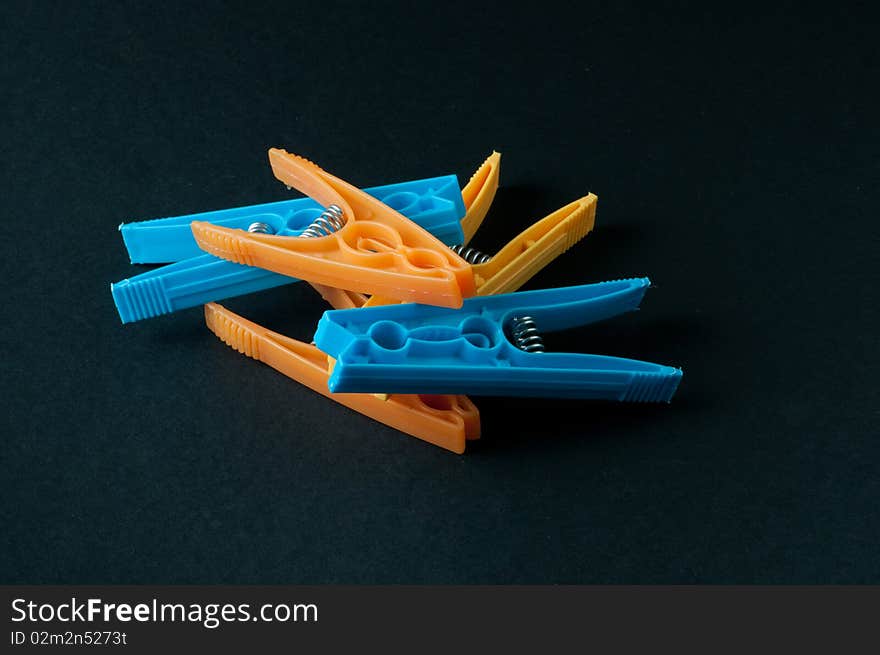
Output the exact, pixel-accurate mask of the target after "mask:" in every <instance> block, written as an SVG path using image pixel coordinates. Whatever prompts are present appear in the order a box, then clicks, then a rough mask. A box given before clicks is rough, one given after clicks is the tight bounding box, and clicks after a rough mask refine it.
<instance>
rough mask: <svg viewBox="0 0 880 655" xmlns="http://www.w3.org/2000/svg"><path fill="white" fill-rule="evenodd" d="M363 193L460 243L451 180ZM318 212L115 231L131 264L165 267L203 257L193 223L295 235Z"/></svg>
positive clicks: (286, 209) (157, 222)
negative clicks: (261, 225) (257, 226)
mask: <svg viewBox="0 0 880 655" xmlns="http://www.w3.org/2000/svg"><path fill="white" fill-rule="evenodd" d="M364 191H365V192H367V193H369V194H370V195H371V196H373V197H375V198H378V199H379V200H381V201H382V202H384V203H385V204H386V205H388V206H389V207H392V208H393V209H396V210H397V211H399V212H400V213H402V214H403V215H404V216H407V217H409V218H410V219H412V220H415V221H416V222H417V223H418V224H419V225H421V226H422V227H423V228H425V229H426V230H428V232H430V233H431V234H433V235H434V236H436V237H437V238H438V239H440V240H441V241H443V242H444V243H447V244H449V245H453V244H457V243H463V242H464V234H463V233H462V230H461V224H460V223H459V221H460V220H461V218H462V217H463V216H464V212H465V208H464V201H463V200H462V197H461V189H460V188H459V186H458V178H456V176H455V175H442V176H440V177H431V178H427V179H424V180H413V181H411V182H399V183H397V184H386V185H384V186H377V187H372V188H370V189H364ZM322 209H323V207H321V206H320V205H318V203H316V202H315V201H314V200H312V199H311V198H293V199H291V200H282V201H280V202H270V203H266V204H262V205H251V206H249V207H234V208H232V209H220V210H217V211H210V212H202V213H199V214H188V215H186V216H172V217H171V218H156V219H153V220H149V221H136V222H134V223H123V224H122V225H120V226H119V231H120V232H121V233H122V240H123V241H124V242H125V248H126V250H128V256H129V258H130V259H131V263H132V264H166V263H168V262H179V261H182V260H184V259H189V258H190V257H198V256H199V255H203V254H205V253H204V251H203V250H201V249H200V248H199V246H198V245H197V244H196V240H195V239H194V238H193V235H192V230H190V227H189V225H190V223H192V222H193V221H205V222H208V223H214V224H215V225H222V226H224V227H231V228H238V229H241V230H246V229H247V228H248V226H249V225H251V224H252V223H265V224H267V225H269V226H271V227H272V229H273V230H274V233H275V234H288V235H297V234H299V233H300V232H301V231H302V230H303V228H304V227H305V226H306V225H308V224H309V223H310V222H311V221H312V220H313V219H314V218H315V217H316V216H317V215H318V214H319V213H320V212H321V210H322ZM300 212H303V213H300ZM416 216H417V217H418V218H417V219H416V218H415V217H416Z"/></svg>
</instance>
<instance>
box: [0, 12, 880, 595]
mask: <svg viewBox="0 0 880 655" xmlns="http://www.w3.org/2000/svg"><path fill="white" fill-rule="evenodd" d="M608 4H609V5H612V4H613V6H603V7H600V6H595V7H594V6H590V5H589V4H585V3H572V4H571V5H570V6H567V7H566V6H558V5H553V4H550V3H531V4H530V5H529V6H528V8H526V9H518V8H515V7H510V6H505V5H503V4H499V5H497V6H491V5H489V4H486V3H462V4H460V5H457V4H454V3H448V2H444V3H438V4H437V5H429V4H425V5H420V4H418V3H408V4H387V3H378V2H377V3H357V4H354V3H352V4H350V5H346V6H342V5H336V4H332V3H326V2H321V3H318V2H314V3H296V2H286V3H276V4H274V5H271V6H270V5H268V4H266V3H260V2H251V3H210V2H206V3H192V4H190V5H186V6H185V5H181V4H177V3H175V4H174V6H173V7H171V6H162V5H160V4H159V3H143V4H132V3H128V2H107V3H102V4H95V3H85V2H78V3H63V2H58V3H45V2H34V3H32V2H4V3H3V6H2V9H0V11H2V15H0V25H2V27H0V30H2V31H0V48H2V51H0V55H2V62H0V71H2V94H3V100H2V115H0V117H2V126H3V127H2V129H3V133H2V148H3V151H4V152H3V154H2V158H0V161H2V163H0V166H2V170H0V173H2V175H0V179H2V202H3V205H2V206H3V221H4V223H3V225H4V231H3V240H2V243H3V246H2V248H3V250H2V253H0V255H2V257H0V261H2V266H3V270H2V275H3V280H4V282H5V293H4V296H5V298H4V300H5V302H4V305H5V307H6V311H5V312H4V313H5V318H4V320H3V321H2V328H0V335H2V347H3V354H4V356H3V367H2V368H3V376H2V380H3V390H2V393H3V413H2V417H3V425H2V453H3V454H2V460H3V468H4V472H3V488H2V504H3V512H4V514H3V517H4V518H3V529H2V533H3V535H2V539H3V540H4V542H5V543H4V545H3V556H2V557H0V580H2V581H3V582H9V583H24V582H27V583H47V582H66V583H88V582H90V583H123V582H124V583H147V582H149V583H196V582H198V583H221V582H223V583H325V582H336V583H363V582H370V583H445V582H456V583H475V582H481V583H509V582H519V583H538V582H541V583H562V582H583V583H619V582H628V583H654V582H664V583H670V582H674V583H678V582H740V583H751V582H762V583H778V582H780V583H781V582H799V583H830V582H878V581H880V558H878V556H877V544H878V538H880V528H878V519H880V515H878V509H877V506H878V498H880V482H878V480H880V477H878V473H880V470H878V469H880V467H878V461H880V460H878V458H880V441H878V434H877V417H878V406H880V405H878V395H877V383H876V371H877V364H878V361H877V351H878V348H877V346H878V343H877V341H878V340H877V327H878V324H877V311H876V294H875V293H874V282H875V280H876V277H877V246H878V238H877V237H878V229H877V201H878V192H877V186H878V182H880V166H878V137H880V133H878V127H877V120H878V108H880V107H878V103H877V102H876V100H877V98H876V90H877V85H878V80H880V76H878V73H880V66H878V56H877V46H876V38H877V29H878V23H877V21H876V19H875V18H874V17H873V16H870V15H868V14H867V12H865V11H862V10H860V9H853V8H846V7H843V6H841V5H840V4H835V5H833V6H828V7H825V8H824V9H823V10H822V11H813V10H809V11H808V10H805V9H804V8H803V7H801V6H799V5H791V6H789V7H787V8H780V9H773V10H770V9H765V10H763V11H762V12H759V13H751V12H747V11H744V10H730V11H724V12H718V11H715V10H710V9H707V8H699V7H681V6H679V7H675V8H670V7H665V8H662V9H661V8H644V7H643V8H639V7H637V6H635V5H633V4H630V3H608ZM270 146H279V147H284V148H287V149H288V150H291V151H293V152H296V153H299V154H302V155H304V156H307V157H309V158H310V159H313V160H314V161H316V162H318V163H319V164H320V165H321V166H323V167H324V168H326V169H327V170H329V171H331V172H333V173H335V174H337V175H339V176H340V177H342V178H344V179H346V180H348V181H351V182H352V183H355V184H357V185H359V186H370V185H375V184H381V183H386V182H392V181H401V180H407V179H416V178H420V177H427V176H432V175H440V174H445V173H450V172H454V173H457V174H458V175H459V179H460V180H461V181H462V182H464V181H465V180H466V179H467V177H468V176H469V175H470V174H471V172H472V171H473V169H474V168H475V167H476V166H477V165H478V164H479V163H480V162H481V161H482V160H483V159H484V158H485V157H486V156H487V155H488V154H489V153H490V152H491V151H492V149H497V150H499V151H501V152H502V153H503V155H504V157H503V162H502V186H501V189H500V190H499V193H498V196H497V199H496V201H495V204H494V206H493V209H492V211H491V213H490V214H489V217H488V218H487V219H486V222H485V224H484V226H483V228H482V229H481V230H480V231H479V232H478V233H477V236H476V238H475V240H474V244H475V245H477V246H479V247H481V249H484V250H487V251H490V252H491V251H493V250H494V249H496V248H497V247H499V246H500V245H502V244H503V243H504V242H505V241H506V240H507V239H508V238H510V237H511V236H513V235H514V234H516V233H517V232H518V231H519V230H520V229H522V228H524V227H525V226H527V225H528V224H530V223H531V222H532V221H534V220H535V219H537V218H540V217H541V216H543V215H545V214H547V213H549V212H550V211H551V210H553V209H555V208H556V207H558V206H560V205H562V204H564V203H566V202H569V201H570V200H572V199H574V198H576V197H578V196H581V195H583V194H584V193H586V192H587V191H592V192H594V193H596V194H598V196H599V198H600V200H599V212H598V216H597V224H596V230H595V232H594V233H593V234H591V235H589V236H588V237H587V238H586V239H585V240H584V242H583V243H581V244H580V245H578V246H577V247H576V248H575V249H573V250H572V251H571V252H570V253H568V254H567V255H565V256H564V257H562V258H561V259H559V260H558V261H556V262H555V263H554V264H553V265H552V266H551V267H549V268H548V269H547V270H546V271H544V272H543V273H541V274H540V275H538V276H537V277H536V278H535V279H534V280H532V282H531V283H530V284H529V285H527V287H526V288H532V289H534V288H543V287H551V286H564V285H570V284H580V283H586V282H594V281H600V280H605V279H612V278H617V277H630V276H638V275H645V274H647V275H650V277H651V278H652V280H653V281H654V283H655V285H656V288H655V289H653V290H651V292H650V293H649V294H648V296H647V297H646V299H645V302H644V304H643V309H642V311H641V312H639V313H636V314H629V315H626V316H623V317H621V318H618V319H615V320H613V321H611V322H609V323H607V324H603V325H599V326H592V327H588V328H584V329H580V330H575V331H571V332H567V333H559V334H553V335H548V338H547V342H548V346H549V348H550V349H552V350H561V351H564V350H574V351H582V352H597V353H604V354H614V355H622V356H631V357H638V358H640V359H647V360H650V361H657V362H659V363H665V364H673V365H680V366H682V367H683V369H684V372H685V374H684V379H683V382H682V385H681V388H680V390H679V393H678V395H677V396H676V397H675V399H674V400H673V402H672V404H671V405H668V406H634V405H622V404H613V403H588V402H574V401H552V400H538V399H534V400H529V399H527V400H521V399H517V400H512V399H505V398H478V399H476V400H477V404H478V406H479V407H480V409H481V414H482V419H483V432H484V437H483V440H482V441H481V442H480V443H478V444H476V445H474V446H473V447H471V448H470V449H469V452H468V454H466V455H464V456H461V457H458V456H455V455H452V454H450V453H447V452H445V451H443V450H440V449H438V448H434V447H432V446H429V445H427V444H424V443H422V442H420V441H417V440H415V439H411V438H408V437H405V436H402V435H400V434H399V433H396V432H394V431H393V430H390V429H387V428H385V427H383V426H381V425H378V424H376V423H373V422H371V421H370V420H368V419H366V418H364V417H361V416H359V415H357V414H356V413H354V412H351V411H349V410H347V409H345V408H341V407H340V406H337V405H335V404H334V403H331V402H329V401H328V400H326V399H324V398H322V397H320V396H318V395H317V394H314V393H313V392H311V391H309V390H306V389H304V388H302V387H299V386H298V385H297V384H295V383H293V382H292V381H290V380H288V379H287V378H284V377H283V376H281V375H280V374H278V373H276V372H274V371H273V370H271V369H269V368H268V367H266V366H263V365H260V364H258V363H256V362H254V361H252V360H249V359H246V358H244V357H242V356H240V355H238V354H236V353H235V352H233V351H232V350H231V349H229V348H227V347H226V346H225V345H223V344H222V343H221V342H220V341H219V340H217V339H216V338H215V337H214V336H213V335H212V334H210V333H209V332H208V331H207V329H206V328H205V327H204V323H203V316H202V312H201V310H200V309H198V308H196V309H192V310H188V311H183V312H179V313H176V314H173V315H170V316H164V317H161V318H157V319H153V320H150V321H147V322H142V323H137V324H133V325H126V326H123V325H121V324H120V323H119V320H118V317H117V314H116V310H115V308H114V306H113V302H112V299H111V296H110V292H109V284H110V282H112V281H117V280H120V279H122V278H125V277H129V276H131V275H134V274H136V273H137V272H140V271H142V270H146V269H145V267H132V266H130V265H129V264H128V260H127V256H126V253H125V250H124V248H123V246H122V241H121V239H120V237H119V234H118V232H117V230H116V228H117V225H118V224H119V223H120V222H122V221H124V220H125V221H130V220H138V219H145V218H153V217H158V216H169V215H177V214H185V213H191V212H196V211H202V210H208V209H216V208H222V207H232V206H238V205H245V204H253V203H257V202H268V201H271V200H279V199H283V198H285V197H289V193H288V192H287V191H286V190H285V189H284V187H283V186H282V185H280V184H279V183H278V182H276V181H275V179H274V178H273V176H272V174H271V172H270V169H269V166H268V164H267V160H266V149H267V148H268V147H270ZM228 305H229V306H230V307H231V308H233V309H235V310H237V311H239V312H241V313H243V314H244V315H245V316H247V317H249V318H251V319H253V320H256V321H257V322H260V323H264V324H266V325H268V326H270V327H273V328H275V329H278V330H280V331H283V332H285V333H287V334H290V335H291V336H294V337H298V338H308V337H309V336H310V335H311V333H312V331H313V329H314V325H315V322H316V321H317V319H318V318H319V316H320V313H321V311H323V309H324V305H323V303H322V301H321V300H320V298H318V297H317V295H316V294H314V293H313V292H312V291H311V290H310V289H309V288H308V287H307V286H306V285H293V286H290V287H287V288H281V289H275V290H272V291H268V292H264V293H261V294H255V295H253V296H250V297H245V298H239V299H236V300H234V301H229V302H228Z"/></svg>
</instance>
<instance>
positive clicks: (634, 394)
mask: <svg viewBox="0 0 880 655" xmlns="http://www.w3.org/2000/svg"><path fill="white" fill-rule="evenodd" d="M649 284H650V281H649V280H648V279H647V278H638V279H628V280H617V281H613V282H603V283H600V284H587V285H582V286H575V287H567V288H562V289H545V290H540V291H525V292H518V293H509V294H504V295H499V296H479V297H475V298H470V299H468V300H466V301H465V302H464V305H463V307H462V308H461V309H460V310H457V311H450V310H448V309H444V308H439V307H427V306H424V305H415V304H403V305H388V306H384V307H371V308H361V309H345V310H335V311H327V312H325V313H324V316H323V317H322V318H321V321H320V322H319V324H318V330H317V332H316V333H315V344H316V345H317V347H318V348H320V349H321V350H322V351H324V352H326V353H327V354H328V355H330V356H331V357H333V358H335V359H336V363H335V366H334V368H333V372H332V374H331V376H330V380H329V382H328V384H329V388H330V391H332V392H385V393H432V394H433V393H450V392H455V393H465V394H484V395H504V396H548V397H557V398H596V399H599V398H601V399H611V400H621V401H639V402H652V401H653V402H660V401H669V400H670V399H671V398H672V395H673V394H674V393H675V390H676V389H677V388H678V383H679V381H680V380H681V375H682V373H681V369H679V368H674V367H671V366H661V365H658V364H652V363H649V362H642V361H637V360H632V359H623V358H618V357H606V356H602V355H588V354H570V353H547V352H543V351H544V345H543V340H542V338H541V332H540V331H539V330H546V331H555V330H560V329H564V328H569V327H575V326H578V325H585V324H589V323H593V322H596V321H599V320H603V319H606V318H610V317H612V316H615V315H617V314H620V313H622V312H625V311H629V310H634V309H636V308H637V307H638V305H639V303H640V302H641V300H642V297H643V296H644V294H645V290H646V289H647V288H648V285H649Z"/></svg>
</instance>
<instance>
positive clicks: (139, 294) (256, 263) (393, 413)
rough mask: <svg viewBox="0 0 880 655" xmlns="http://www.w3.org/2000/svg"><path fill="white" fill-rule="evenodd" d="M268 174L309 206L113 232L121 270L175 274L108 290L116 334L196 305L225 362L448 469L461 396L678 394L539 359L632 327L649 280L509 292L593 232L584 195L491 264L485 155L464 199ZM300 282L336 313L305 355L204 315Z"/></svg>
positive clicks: (281, 171)
mask: <svg viewBox="0 0 880 655" xmlns="http://www.w3.org/2000/svg"><path fill="white" fill-rule="evenodd" d="M269 161H270V163H271V165H272V171H273V172H274V174H275V177H277V178H278V179H279V180H281V181H282V182H284V183H285V184H286V185H287V186H288V187H292V188H295V189H297V190H298V191H301V192H303V193H304V194H305V195H306V196H308V197H307V198H298V199H293V200H285V201H282V202H275V203H269V204H263V205H255V206H251V207H239V208H235V209H226V210H221V211H214V212H206V213H203V214H194V215H188V216H179V217H174V218H163V219H157V220H151V221H140V222H135V223H127V224H123V225H121V226H120V231H121V232H122V236H123V239H124V241H125V246H126V248H127V249H128V253H129V255H130V257H131V262H132V263H164V262H175V263H172V264H169V265H167V266H163V267H160V268H157V269H155V270H152V271H149V272H147V273H143V274H141V275H136V276H134V277H132V278H129V279H127V280H123V281H122V282H118V283H116V284H113V285H111V291H112V293H113V299H114V301H115V303H116V307H117V309H118V310H119V316H120V317H121V318H122V321H123V322H124V323H129V322H132V321H138V320H142V319H145V318H150V317H153V316H158V315H160V314H167V313H170V312H173V311H176V310H178V309H183V308H186V307H194V306H196V305H201V304H204V305H205V319H206V321H207V324H208V327H209V328H210V329H211V330H212V331H213V332H214V333H215V334H216V335H217V336H218V337H220V339H222V340H223V341H224V342H226V343H227V344H228V345H230V346H231V347H233V348H234V349H236V350H238V351H239V352H241V353H244V354H245V355H247V356H248V357H252V358H253V359H256V360H259V361H261V362H264V363H266V364H268V365H269V366H271V367H273V368H275V369H277V370H278V371H280V372H281V373H283V374H285V375H287V376H288V377H290V378H292V379H294V380H296V381H297V382H300V383H301V384H304V385H306V386H308V387H309V388H311V389H313V390H315V391H317V392H318V393H321V394H323V395H324V396H326V397H328V398H330V399H332V400H335V401H336V402H339V403H341V404H343V405H345V406H347V407H350V408H352V409H354V410H356V411H358V412H360V413H362V414H366V415H367V416H369V417H371V418H373V419H375V420H377V421H381V422H382V423H384V424H386V425H389V426H391V427H393V428H396V429H397V430H400V431H402V432H405V433H407V434H410V435H413V436H415V437H418V438H419V439H423V440H425V441H428V442H430V443H433V444H435V445H438V446H441V447H442V448H446V449H448V450H451V451H453V452H456V453H462V452H464V450H465V444H466V442H467V441H468V440H471V439H477V438H479V436H480V417H479V412H478V410H477V408H476V407H475V406H474V404H473V403H472V402H471V401H470V400H469V399H468V397H467V396H466V395H462V394H482V395H503V396H552V397H559V398H601V399H612V400H620V401H645V402H647V401H655V402H657V401H669V400H670V398H671V397H672V395H673V394H674V393H675V390H676V388H677V387H678V383H679V381H680V379H681V369H679V368H674V367H670V366H661V365H658V364H651V363H648V362H641V361H637V360H632V359H622V358H617V357H606V356H601V355H588V354H569V353H548V352H544V344H543V341H542V338H541V331H553V330H560V329H564V328H568V327H575V326H579V325H584V324H587V323H591V322H594V321H598V320H602V319H605V318H609V317H611V316H614V315H616V314H620V313H622V312H624V311H627V310H632V309H635V308H637V307H638V305H639V303H640V302H641V299H642V296H643V295H644V294H645V291H646V289H647V288H648V285H649V281H648V279H647V278H636V279H627V280H615V281H612V282H603V283H600V284H585V285H581V286H574V287H566V288H562V289H543V290H539V291H524V292H517V289H519V288H520V287H521V286H522V285H523V284H524V283H525V282H527V281H528V280H529V279H530V278H531V277H532V276H534V275H535V274H536V273H537V272H538V271H540V270H541V269H542V268H544V266H546V265H547V264H548V263H549V262H551V261H552V260H553V259H554V258H556V257H557V256H558V255H560V254H562V253H564V252H565V251H566V250H568V249H569V248H571V246H573V245H574V244H575V243H577V242H578V241H579V240H580V239H582V238H583V237H584V236H585V235H586V234H587V233H589V232H590V231H591V230H592V229H593V222H594V219H595V214H596V202H597V198H596V196H595V195H593V194H588V195H586V196H584V197H583V198H579V199H578V200H575V201H574V202H572V203H570V204H568V205H566V206H564V207H562V208H561V209H558V210H557V211H555V212H553V213H552V214H550V215H549V216H547V217H545V218H543V219H542V220H540V221H538V222H537V223H535V224H534V225H532V226H531V227H529V228H528V229H527V230H525V231H524V232H522V233H521V234H520V235H518V236H517V237H515V238H514V239H513V240H512V241H510V242H509V243H508V244H507V245H506V246H505V247H504V248H502V249H501V251H500V252H498V253H497V254H496V255H495V256H493V257H489V256H488V255H484V254H482V253H480V252H478V251H476V250H474V249H472V248H469V247H468V246H467V244H468V243H469V241H470V239H471V237H472V236H473V235H474V232H476V230H477V228H478V227H479V226H480V224H481V223H482V222H483V219H484V218H485V216H486V213H487V212H488V210H489V206H490V205H491V203H492V200H493V199H494V197H495V192H496V190H497V188H498V179H499V169H500V161H501V156H500V155H499V154H498V153H492V155H491V156H490V157H489V158H488V159H487V160H486V161H485V162H484V163H483V165H482V166H480V168H479V169H478V170H477V172H476V173H475V174H474V175H473V177H472V178H471V180H470V181H469V182H468V184H467V185H466V186H465V187H464V188H463V189H461V188H459V185H458V180H457V179H456V177H455V176H454V175H448V176H443V177H436V178H430V179H425V180H417V181H414V182H404V183H401V184H391V185H387V186H382V187H376V188H372V189H365V190H361V189H358V188H356V187H354V186H352V185H351V184H348V183H347V182H345V181H343V180H341V179H339V178H337V177H334V176H333V175H330V174H329V173H327V172H325V171H324V170H322V169H321V168H319V167H318V166H316V165H315V164H313V163H311V162H310V161H308V160H305V159H303V158H301V157H298V156H296V155H293V154H290V153H288V152H286V151H284V150H278V149H275V148H273V149H271V150H270V151H269ZM299 279H302V280H305V281H307V282H309V283H310V284H311V285H312V286H313V287H315V289H317V290H318V291H319V292H320V293H321V295H322V296H323V297H324V298H325V299H326V300H327V302H329V303H330V304H331V305H332V306H333V307H334V308H335V309H334V310H332V311H326V312H325V313H324V315H323V317H322V318H321V320H320V322H319V323H318V327H317V331H316V332H315V336H314V343H312V344H309V343H304V342H302V341H296V340H294V339H291V338H289V337H286V336H283V335H281V334H278V333H276V332H272V331H270V330H267V329H266V328H263V327H261V326H260V325H257V324H256V323H252V322H251V321H248V320H247V319H245V318H242V317H241V316H238V315H237V314H234V313H233V312H231V311H229V310H228V309H226V308H224V307H222V306H221V305H218V304H216V302H215V301H217V300H222V299H224V298H230V297H233V296H238V295H241V294H246V293H252V292H254V291H259V290H262V289H268V288H270V287H275V286H279V285H282V284H290V283H292V282H297V281H298V280H299ZM365 294H369V295H365Z"/></svg>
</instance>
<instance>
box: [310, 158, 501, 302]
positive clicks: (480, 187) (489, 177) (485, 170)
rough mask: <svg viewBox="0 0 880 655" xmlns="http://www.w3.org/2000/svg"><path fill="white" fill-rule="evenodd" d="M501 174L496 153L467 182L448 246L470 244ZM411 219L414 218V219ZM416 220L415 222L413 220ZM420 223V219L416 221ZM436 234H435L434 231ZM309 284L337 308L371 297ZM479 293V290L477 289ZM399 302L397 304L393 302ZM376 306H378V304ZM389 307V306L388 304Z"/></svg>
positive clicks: (493, 194)
mask: <svg viewBox="0 0 880 655" xmlns="http://www.w3.org/2000/svg"><path fill="white" fill-rule="evenodd" d="M500 175H501V153H499V152H496V151H493V152H492V154H491V155H489V157H487V158H486V161H484V162H483V163H482V164H481V165H480V167H479V168H478V169H477V170H476V172H475V173H474V174H473V175H472V176H471V179H470V180H468V183H467V184H465V185H464V187H463V188H462V190H461V197H462V200H463V202H464V207H465V213H464V218H462V219H461V223H460V224H459V226H460V228H461V235H460V238H459V239H458V240H457V241H455V242H454V243H449V242H448V241H445V240H443V241H444V243H446V245H448V246H452V247H456V246H460V245H461V246H463V245H467V243H468V242H469V241H470V240H471V237H473V235H474V232H476V231H477V229H479V227H480V225H482V224H483V220H484V219H485V218H486V214H487V213H488V212H489V208H490V207H491V206H492V201H493V200H495V194H496V192H497V191H498V183H499V178H500ZM411 218H412V217H411ZM413 220H416V219H413ZM416 222H418V220H416ZM432 234H435V236H436V232H432ZM309 284H311V285H312V287H314V288H315V290H316V291H317V292H318V293H320V294H321V297H323V298H324V300H326V301H327V302H328V303H330V306H331V307H333V308H334V309H350V308H353V307H363V306H364V304H365V303H366V302H367V301H368V300H369V296H367V295H365V294H363V293H359V292H357V291H349V290H348V289H339V288H337V287H331V286H329V285H326V284H317V283H315V282H310V283H309ZM477 292H478V293H479V288H478V290H477ZM394 302H396V301H394ZM376 304H379V303H378V301H377V302H376ZM385 304H388V303H385Z"/></svg>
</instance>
